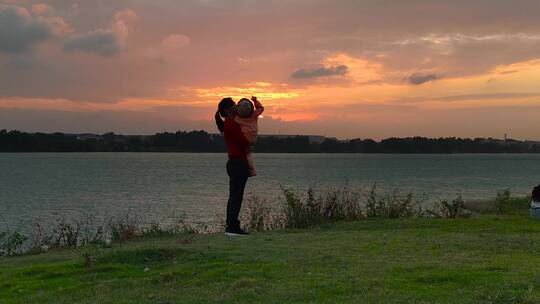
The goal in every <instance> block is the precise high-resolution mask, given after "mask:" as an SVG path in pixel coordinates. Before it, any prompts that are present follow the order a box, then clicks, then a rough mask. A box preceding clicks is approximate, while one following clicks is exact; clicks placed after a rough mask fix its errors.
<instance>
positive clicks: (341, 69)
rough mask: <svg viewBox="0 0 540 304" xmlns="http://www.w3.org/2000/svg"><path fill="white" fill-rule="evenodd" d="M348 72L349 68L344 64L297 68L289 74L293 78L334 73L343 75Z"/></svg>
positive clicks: (306, 77) (331, 74) (323, 75)
mask: <svg viewBox="0 0 540 304" xmlns="http://www.w3.org/2000/svg"><path fill="white" fill-rule="evenodd" d="M347 72H349V68H348V67H347V66H345V65H339V66H335V67H320V68H317V69H312V70H308V69H299V70H297V71H295V72H294V73H292V74H291V78H295V79H312V78H318V77H328V76H336V75H345V74H347Z"/></svg>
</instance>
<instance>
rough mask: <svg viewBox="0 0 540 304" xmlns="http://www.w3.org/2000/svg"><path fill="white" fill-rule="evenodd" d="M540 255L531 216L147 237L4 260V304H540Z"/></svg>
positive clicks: (539, 226) (539, 235)
mask: <svg viewBox="0 0 540 304" xmlns="http://www.w3.org/2000/svg"><path fill="white" fill-rule="evenodd" d="M85 252H86V253H85ZM539 252H540V222H537V221H534V220H531V219H529V218H528V217H527V216H526V215H522V214H517V215H481V216H475V217H473V218H469V219H454V220H452V219H426V218H406V219H374V220H370V219H367V220H363V221H356V222H337V223H330V224H322V225H319V226H317V227H312V228H308V229H294V230H280V231H271V232H262V233H254V234H252V235H251V236H249V237H247V238H227V237H225V236H223V235H221V234H209V235H198V234H177V235H171V236H164V237H145V238H136V239H132V240H129V241H126V242H123V243H116V244H113V245H112V248H102V247H99V248H95V249H92V247H86V248H85V249H82V251H81V250H77V251H75V250H73V249H69V248H64V249H56V250H52V251H49V252H47V253H43V254H39V255H28V256H19V257H3V258H0V269H1V271H0V303H216V302H220V303H237V302H242V303H256V302H263V303H292V302H320V303H336V302H357V303H405V302H407V303H538V302H540V255H539V254H538V253H539ZM88 255H92V257H93V258H92V259H91V261H90V262H89V261H88V260H87V259H86V258H85V256H88Z"/></svg>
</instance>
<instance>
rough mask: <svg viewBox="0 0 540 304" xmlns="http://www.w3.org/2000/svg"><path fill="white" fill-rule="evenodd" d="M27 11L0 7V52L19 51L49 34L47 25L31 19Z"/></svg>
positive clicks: (14, 52) (24, 49)
mask: <svg viewBox="0 0 540 304" xmlns="http://www.w3.org/2000/svg"><path fill="white" fill-rule="evenodd" d="M26 14H28V12H27V11H25V10H24V9H21V8H17V7H6V8H4V9H2V8H1V7H0V52H5V53H11V54H16V53H21V52H24V51H26V50H28V49H29V48H30V47H31V46H32V45H34V44H35V43H38V42H40V41H43V40H45V39H47V38H48V37H50V36H51V32H50V29H49V28H48V26H47V25H45V24H41V23H39V22H35V21H33V20H32V19H31V18H30V17H29V16H27V15H26Z"/></svg>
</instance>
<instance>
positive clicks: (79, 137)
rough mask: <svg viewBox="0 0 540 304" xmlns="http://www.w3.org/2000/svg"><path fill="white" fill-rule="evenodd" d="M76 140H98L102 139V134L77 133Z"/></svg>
mask: <svg viewBox="0 0 540 304" xmlns="http://www.w3.org/2000/svg"><path fill="white" fill-rule="evenodd" d="M77 140H82V141H86V140H95V141H100V140H103V136H101V135H97V134H87V133H86V134H79V135H77Z"/></svg>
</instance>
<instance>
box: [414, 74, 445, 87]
mask: <svg viewBox="0 0 540 304" xmlns="http://www.w3.org/2000/svg"><path fill="white" fill-rule="evenodd" d="M440 78H441V76H439V75H436V74H418V73H414V74H412V75H410V76H409V77H407V81H408V82H409V83H410V84H414V85H420V84H423V83H426V82H430V81H435V80H437V79H440Z"/></svg>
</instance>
